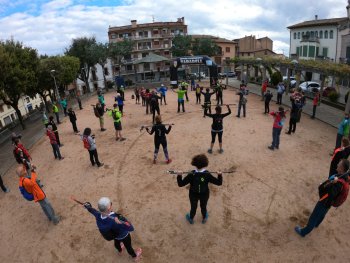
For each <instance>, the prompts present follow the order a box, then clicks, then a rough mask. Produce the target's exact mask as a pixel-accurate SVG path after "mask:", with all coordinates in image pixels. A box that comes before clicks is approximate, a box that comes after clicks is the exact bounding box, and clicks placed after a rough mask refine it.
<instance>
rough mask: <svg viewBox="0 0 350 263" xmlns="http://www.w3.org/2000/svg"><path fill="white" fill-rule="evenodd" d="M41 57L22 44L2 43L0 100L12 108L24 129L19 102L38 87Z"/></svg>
mask: <svg viewBox="0 0 350 263" xmlns="http://www.w3.org/2000/svg"><path fill="white" fill-rule="evenodd" d="M38 66H39V57H38V54H37V51H36V50H35V49H32V48H30V47H24V46H23V45H22V43H20V42H15V41H14V40H8V41H6V42H0V68H1V70H0V99H1V100H3V102H4V103H5V104H6V105H9V106H11V107H12V108H13V109H14V110H15V111H16V114H17V116H18V119H19V122H20V124H21V126H22V128H23V129H25V125H24V123H23V117H22V114H21V111H20V110H19V108H18V101H19V99H20V98H21V97H22V96H23V95H24V94H26V95H31V94H30V92H29V91H30V90H32V89H33V87H35V86H37V72H38Z"/></svg>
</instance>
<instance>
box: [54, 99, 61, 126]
mask: <svg viewBox="0 0 350 263" xmlns="http://www.w3.org/2000/svg"><path fill="white" fill-rule="evenodd" d="M52 112H53V113H54V114H55V116H56V120H57V124H61V122H60V116H59V115H58V112H59V110H58V107H57V103H56V102H54V103H53V104H52Z"/></svg>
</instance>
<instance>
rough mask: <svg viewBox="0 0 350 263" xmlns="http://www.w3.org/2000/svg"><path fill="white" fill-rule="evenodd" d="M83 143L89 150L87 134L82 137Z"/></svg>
mask: <svg viewBox="0 0 350 263" xmlns="http://www.w3.org/2000/svg"><path fill="white" fill-rule="evenodd" d="M83 144H84V148H85V149H87V150H89V149H90V146H91V145H90V142H89V138H88V137H87V136H84V137H83Z"/></svg>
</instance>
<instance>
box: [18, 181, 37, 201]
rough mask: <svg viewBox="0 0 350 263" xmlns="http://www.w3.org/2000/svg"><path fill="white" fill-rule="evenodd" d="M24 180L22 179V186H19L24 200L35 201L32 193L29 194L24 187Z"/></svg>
mask: <svg viewBox="0 0 350 263" xmlns="http://www.w3.org/2000/svg"><path fill="white" fill-rule="evenodd" d="M24 179H25V178H22V181H21V184H22V186H19V191H20V192H21V194H22V195H23V197H24V199H26V200H27V201H33V200H34V195H33V194H31V193H28V192H27V190H26V189H25V188H24V186H23V181H24Z"/></svg>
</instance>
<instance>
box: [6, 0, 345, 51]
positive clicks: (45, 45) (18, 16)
mask: <svg viewBox="0 0 350 263" xmlns="http://www.w3.org/2000/svg"><path fill="white" fill-rule="evenodd" d="M106 2H108V1H106ZM111 2H113V1H111ZM19 3H20V4H21V5H26V6H27V7H28V10H27V11H26V12H25V13H15V14H12V15H8V16H5V17H4V16H3V17H2V18H0V28H1V31H0V39H9V38H10V37H11V36H13V37H14V38H15V39H16V40H19V41H22V42H23V43H24V44H25V45H27V46H32V47H33V48H36V49H38V51H39V53H40V54H44V53H46V54H52V55H53V54H61V53H63V51H64V49H65V48H66V47H68V46H69V45H70V43H71V39H72V38H76V37H81V36H92V35H94V36H96V38H97V39H98V40H99V41H101V42H107V41H108V37H107V32H108V27H109V26H120V25H128V24H130V20H132V19H137V21H138V23H149V22H152V16H153V17H154V19H155V21H176V19H177V18H178V17H185V22H186V24H187V25H188V30H189V33H193V34H211V35H215V36H220V37H224V38H227V39H235V38H241V37H244V36H245V35H255V36H256V37H265V36H268V37H270V38H271V39H272V40H273V41H274V50H279V51H282V50H284V53H285V54H287V53H288V46H289V32H288V30H287V29H286V27H287V26H289V25H292V24H294V23H299V22H302V21H305V20H311V19H314V15H316V14H318V16H319V19H322V18H330V17H342V16H346V9H345V6H346V4H347V2H346V1H339V0H323V1H318V0H309V1H308V2H307V4H306V3H305V1H304V0H294V1H283V2H282V1H277V0H265V1H260V0H216V1H215V2H213V1H212V0H193V1H188V0H186V1H185V0H177V1H174V0H162V1H154V0H152V1H151V0H124V1H123V2H122V3H123V5H122V6H112V4H111V6H104V7H98V6H87V4H88V3H89V1H87V0H78V1H73V0H55V1H49V2H47V1H44V0H39V1H29V0H19V1H8V0H0V6H1V7H0V14H1V13H3V12H5V11H6V10H8V9H9V8H15V7H16V6H18V4H19ZM3 6H6V8H7V9H6V8H5V9H3V10H5V11H2V9H1V8H3ZM316 10H317V11H316Z"/></svg>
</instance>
